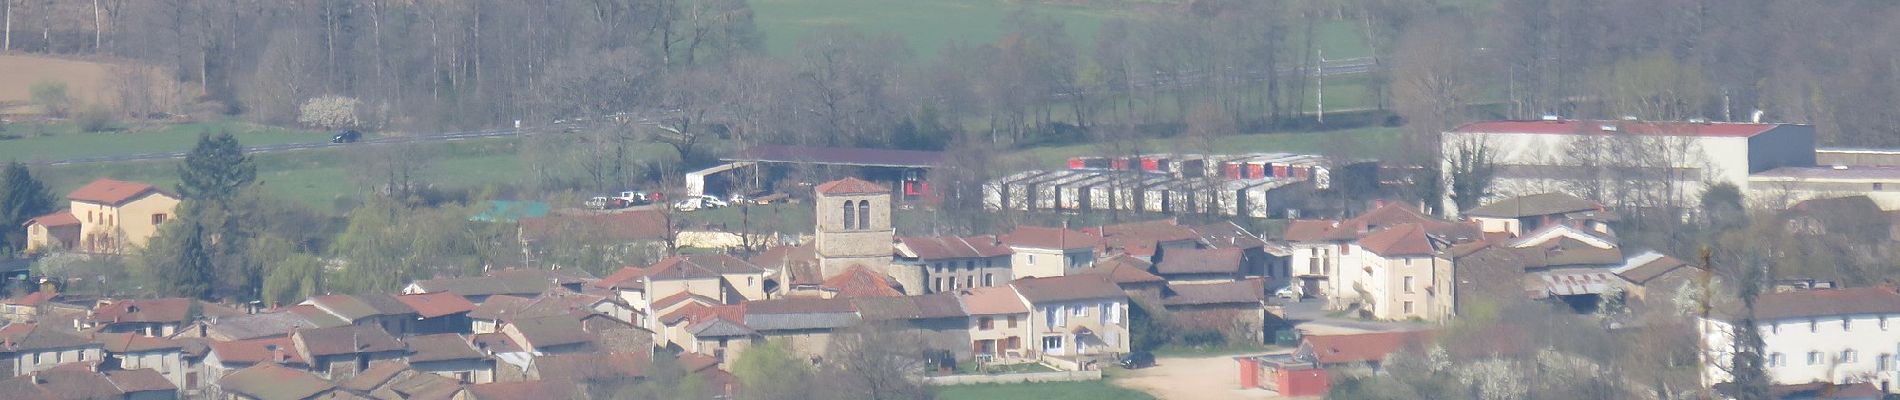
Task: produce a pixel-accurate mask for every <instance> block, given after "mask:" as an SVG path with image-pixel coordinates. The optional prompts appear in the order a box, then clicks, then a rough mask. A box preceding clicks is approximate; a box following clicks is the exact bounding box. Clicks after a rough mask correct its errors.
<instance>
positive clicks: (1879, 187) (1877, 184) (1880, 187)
mask: <svg viewBox="0 0 1900 400" xmlns="http://www.w3.org/2000/svg"><path fill="white" fill-rule="evenodd" d="M1886 186H1887V185H1883V184H1881V183H1880V182H1874V190H1884V189H1886Z"/></svg>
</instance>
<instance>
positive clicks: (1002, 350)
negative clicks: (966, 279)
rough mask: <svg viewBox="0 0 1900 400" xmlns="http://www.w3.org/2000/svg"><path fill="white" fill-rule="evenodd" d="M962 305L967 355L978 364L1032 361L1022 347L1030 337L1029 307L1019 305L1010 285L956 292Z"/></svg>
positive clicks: (1026, 349)
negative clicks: (967, 338)
mask: <svg viewBox="0 0 1900 400" xmlns="http://www.w3.org/2000/svg"><path fill="white" fill-rule="evenodd" d="M957 301H958V302H959V303H960V304H962V306H963V312H964V313H965V314H967V315H968V318H967V319H966V320H965V324H967V327H966V329H967V330H968V333H967V335H968V336H969V339H970V352H971V353H972V355H973V357H974V358H975V359H976V360H977V361H978V362H985V363H1001V364H1009V363H1016V362H1021V361H1022V360H1029V359H1032V358H1031V357H1030V354H1031V351H1030V349H1029V348H1028V347H1025V346H1026V343H1027V342H1026V340H1027V339H1026V338H1031V337H1034V336H1033V335H1030V328H1029V305H1028V304H1025V303H1023V298H1022V296H1021V295H1019V294H1017V293H1016V287H1015V286H1010V285H1004V286H995V287H986V288H971V289H964V290H960V291H957Z"/></svg>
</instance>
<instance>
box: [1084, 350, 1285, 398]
mask: <svg viewBox="0 0 1900 400" xmlns="http://www.w3.org/2000/svg"><path fill="white" fill-rule="evenodd" d="M1288 351H1291V350H1288ZM1113 382H1115V384H1116V385H1121V386H1122V387H1126V388H1129V389H1134V390H1140V391H1142V392H1146V393H1148V394H1151V395H1154V396H1155V397H1156V398H1159V399H1162V400H1198V399H1278V398H1281V397H1280V396H1279V394H1276V393H1274V392H1272V391H1268V390H1261V389H1245V390H1243V389H1241V388H1240V366H1239V364H1238V363H1235V362H1234V356H1213V357H1196V358H1175V357H1170V358H1157V359H1155V366H1153V367H1148V368H1144V369H1139V370H1131V371H1127V373H1126V375H1123V376H1121V377H1118V378H1115V380H1114V381H1113Z"/></svg>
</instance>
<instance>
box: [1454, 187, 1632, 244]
mask: <svg viewBox="0 0 1900 400" xmlns="http://www.w3.org/2000/svg"><path fill="white" fill-rule="evenodd" d="M1464 215H1465V220H1467V221H1470V222H1472V223H1476V224H1478V228H1479V229H1481V230H1483V231H1485V232H1502V233H1509V234H1511V236H1518V235H1522V234H1525V233H1528V232H1532V231H1536V230H1538V229H1539V228H1543V227H1545V226H1549V225H1552V224H1564V225H1569V226H1571V227H1574V228H1578V229H1582V230H1585V231H1589V232H1593V233H1595V234H1598V235H1609V234H1611V231H1610V225H1609V223H1610V222H1614V221H1616V215H1615V214H1611V213H1610V211H1609V207H1607V206H1604V205H1603V203H1598V202H1595V201H1592V200H1588V199H1584V198H1582V197H1577V196H1575V195H1571V194H1569V193H1563V192H1550V193H1538V194H1530V195H1523V196H1515V197H1508V198H1504V199H1500V200H1498V201H1493V202H1491V203H1489V204H1485V205H1482V206H1479V207H1476V208H1472V209H1470V210H1466V211H1465V214H1464Z"/></svg>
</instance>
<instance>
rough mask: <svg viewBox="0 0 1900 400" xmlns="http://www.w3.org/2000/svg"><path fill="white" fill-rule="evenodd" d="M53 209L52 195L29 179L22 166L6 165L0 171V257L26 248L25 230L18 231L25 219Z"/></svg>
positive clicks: (32, 179) (29, 175)
mask: <svg viewBox="0 0 1900 400" xmlns="http://www.w3.org/2000/svg"><path fill="white" fill-rule="evenodd" d="M53 207H54V201H53V194H52V193H51V192H49V191H47V189H46V184H45V183H41V182H40V181H39V179H35V178H33V174H32V173H30V172H28V171H27V170H26V164H21V163H20V162H18V161H15V162H10V163H7V167H6V169H5V170H4V171H0V227H4V228H0V254H6V253H10V252H12V251H14V250H18V249H21V248H24V247H26V230H25V229H18V228H19V227H20V226H21V225H25V224H26V220H28V219H31V218H33V217H37V216H40V215H44V214H46V213H48V212H52V211H53Z"/></svg>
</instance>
